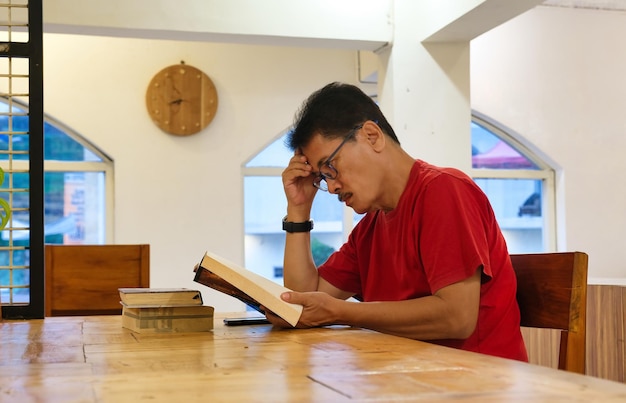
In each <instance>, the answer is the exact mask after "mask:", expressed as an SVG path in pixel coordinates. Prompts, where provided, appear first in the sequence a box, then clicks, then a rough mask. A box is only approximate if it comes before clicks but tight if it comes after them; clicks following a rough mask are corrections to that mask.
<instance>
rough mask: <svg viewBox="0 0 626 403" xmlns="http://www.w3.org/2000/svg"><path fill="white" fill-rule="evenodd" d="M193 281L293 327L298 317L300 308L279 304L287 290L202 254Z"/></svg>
mask: <svg viewBox="0 0 626 403" xmlns="http://www.w3.org/2000/svg"><path fill="white" fill-rule="evenodd" d="M195 271H196V274H195V277H194V281H195V282H197V283H200V284H203V285H205V286H207V287H210V288H213V289H215V290H217V291H220V292H222V293H224V294H227V295H230V296H231V297H234V298H237V299H238V300H240V301H242V302H244V303H246V304H247V305H248V306H250V307H252V308H253V309H255V310H257V311H259V312H262V311H261V310H260V308H259V307H260V306H261V305H263V306H264V307H265V308H267V309H269V310H270V311H272V312H274V313H275V314H276V315H278V316H280V317H281V318H283V319H284V320H286V321H287V322H288V323H289V324H290V325H292V326H295V325H296V324H297V323H298V320H299V319H300V315H301V314H302V305H297V304H290V303H288V302H285V301H283V300H282V299H281V298H280V295H281V294H282V293H283V292H285V291H291V290H290V289H288V288H286V287H283V286H281V285H280V284H277V283H275V282H273V281H272V280H270V279H268V278H265V277H263V276H261V275H258V274H256V273H254V272H251V271H250V270H247V269H245V268H243V267H240V266H238V265H236V264H234V263H232V262H229V261H228V260H226V259H224V258H222V257H219V256H216V255H214V254H211V253H209V252H206V253H205V255H204V257H203V259H202V261H201V262H200V264H199V265H198V266H197V267H196V269H195Z"/></svg>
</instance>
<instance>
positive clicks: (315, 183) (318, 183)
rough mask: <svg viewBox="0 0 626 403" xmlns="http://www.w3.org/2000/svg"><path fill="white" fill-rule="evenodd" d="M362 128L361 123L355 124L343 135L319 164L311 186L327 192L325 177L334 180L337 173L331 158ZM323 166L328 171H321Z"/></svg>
mask: <svg viewBox="0 0 626 403" xmlns="http://www.w3.org/2000/svg"><path fill="white" fill-rule="evenodd" d="M362 128H363V124H360V125H358V126H355V127H354V128H353V129H352V130H350V132H349V133H348V134H347V135H346V137H344V139H343V141H342V142H341V143H340V144H339V146H337V148H335V151H333V152H332V153H331V154H330V155H329V156H328V158H327V159H326V161H324V163H323V164H322V165H321V166H320V172H319V173H318V174H317V176H316V177H315V179H313V186H315V187H316V188H318V189H319V190H321V191H323V192H328V181H327V179H330V180H335V179H336V178H337V175H339V172H338V171H337V168H335V167H334V166H333V164H332V161H333V158H335V156H336V155H337V153H338V152H339V150H341V147H343V145H344V144H346V143H347V142H348V140H350V139H351V138H352V137H354V136H355V135H356V133H357V132H358V131H359V130H361V129H362ZM324 167H327V168H328V169H329V173H324V172H322V169H323V168H324ZM322 181H324V183H322Z"/></svg>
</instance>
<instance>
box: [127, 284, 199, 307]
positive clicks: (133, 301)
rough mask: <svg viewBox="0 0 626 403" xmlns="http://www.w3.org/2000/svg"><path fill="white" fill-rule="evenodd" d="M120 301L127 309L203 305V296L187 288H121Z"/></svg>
mask: <svg viewBox="0 0 626 403" xmlns="http://www.w3.org/2000/svg"><path fill="white" fill-rule="evenodd" d="M118 291H119V293H120V301H121V302H122V305H125V306H127V307H131V308H132V307H155V308H158V307H169V306H196V305H202V294H201V293H200V291H198V290H190V289H187V288H119V289H118Z"/></svg>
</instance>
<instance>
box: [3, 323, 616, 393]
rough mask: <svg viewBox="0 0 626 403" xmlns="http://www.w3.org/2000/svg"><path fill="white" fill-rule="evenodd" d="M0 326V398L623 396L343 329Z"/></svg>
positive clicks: (607, 386) (609, 387)
mask: <svg viewBox="0 0 626 403" xmlns="http://www.w3.org/2000/svg"><path fill="white" fill-rule="evenodd" d="M221 322H222V320H221V318H216V326H215V329H214V330H213V331H212V332H203V333H157V334H137V333H133V332H131V331H129V330H127V329H123V328H122V327H121V317H120V316H90V317H55V318H46V319H45V320H31V321H4V322H2V323H0V401H1V402H20V403H21V402H44V401H45V402H116V403H117V402H139V401H151V402H160V401H163V402H199V401H202V402H221V401H228V402H244V401H245V402H254V401H267V402H307V401H323V402H341V401H349V400H353V401H364V400H376V401H384V402H388V401H398V400H402V401H416V400H421V401H455V400H461V401H464V402H467V401H471V402H500V401H506V402H511V401H520V402H531V401H532V402H538V401H549V402H553V401H567V402H576V401H581V402H582V401H584V402H588V401H601V402H611V401H613V402H624V401H626V385H624V384H621V383H617V382H611V381H606V380H602V379H598V378H593V377H589V376H582V375H577V374H572V373H567V372H564V371H557V370H553V369H549V368H544V367H539V366H534V365H530V364H525V363H519V362H515V361H511V360H505V359H499V358H495V357H489V356H485V355H481V354H475V353H469V352H465V351H460V350H454V349H449V348H445V347H441V346H435V345H432V344H429V343H423V342H418V341H414V340H409V339H404V338H400V337H394V336H388V335H384V334H380V333H377V332H373V331H368V330H361V329H355V328H349V327H330V328H320V329H310V330H280V329H274V328H272V326H270V325H255V326H241V327H224V326H222V325H221Z"/></svg>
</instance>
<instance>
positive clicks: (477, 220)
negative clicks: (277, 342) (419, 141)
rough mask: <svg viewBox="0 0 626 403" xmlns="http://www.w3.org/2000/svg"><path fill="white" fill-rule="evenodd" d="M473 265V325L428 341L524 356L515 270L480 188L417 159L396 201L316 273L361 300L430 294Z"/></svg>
mask: <svg viewBox="0 0 626 403" xmlns="http://www.w3.org/2000/svg"><path fill="white" fill-rule="evenodd" d="M480 266H482V268H483V269H482V285H481V290H480V307H479V312H478V322H477V324H476V329H475V330H474V333H473V334H472V335H471V336H470V337H468V338H467V339H465V340H457V339H448V340H431V342H434V343H437V344H442V345H446V346H450V347H455V348H460V349H463V350H469V351H476V352H480V353H485V354H490V355H495V356H500V357H505V358H512V359H516V360H521V361H528V356H527V353H526V348H525V346H524V341H523V339H522V335H521V332H520V313H519V307H518V305H517V300H516V298H515V293H516V289H517V282H516V278H515V273H514V271H513V266H512V265H511V260H510V258H509V254H508V250H507V247H506V242H505V240H504V237H503V236H502V233H501V231H500V228H499V226H498V223H497V222H496V218H495V215H494V213H493V210H492V208H491V205H490V204H489V200H488V199H487V196H486V195H485V194H484V193H483V192H482V190H481V189H480V188H479V187H478V186H477V185H476V184H475V183H474V181H473V180H472V179H471V178H470V177H468V176H467V175H465V174H464V173H462V172H461V171H459V170H456V169H453V168H439V167H435V166H433V165H430V164H427V163H425V162H423V161H420V160H417V161H416V162H415V164H414V165H413V168H412V170H411V174H410V177H409V181H408V183H407V186H406V189H405V190H404V192H403V193H402V196H401V197H400V200H399V202H398V205H397V206H396V208H395V209H394V210H392V211H390V212H388V213H386V214H385V213H384V212H383V211H376V212H373V213H368V214H367V215H365V217H363V219H362V220H361V221H360V222H359V223H358V224H357V225H356V226H355V228H354V229H353V231H352V233H351V234H350V237H349V239H348V242H347V243H345V244H344V245H343V246H342V247H341V249H340V250H339V251H337V252H336V253H334V254H333V255H331V256H330V258H329V259H328V260H327V261H326V262H325V263H324V264H323V265H321V266H320V268H319V273H320V276H322V277H323V278H324V279H325V280H326V281H328V282H329V283H331V284H333V285H334V286H335V287H337V288H339V289H341V290H344V291H349V292H353V293H355V294H356V295H357V296H359V297H360V298H361V299H362V300H363V301H400V300H407V299H412V298H419V297H423V296H427V295H432V294H434V293H435V292H436V291H437V290H439V289H441V288H443V287H446V286H448V285H450V284H453V283H456V282H459V281H461V280H464V279H466V278H468V277H470V276H471V275H472V274H474V273H475V272H476V270H477V269H478V268H479V267H480Z"/></svg>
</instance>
